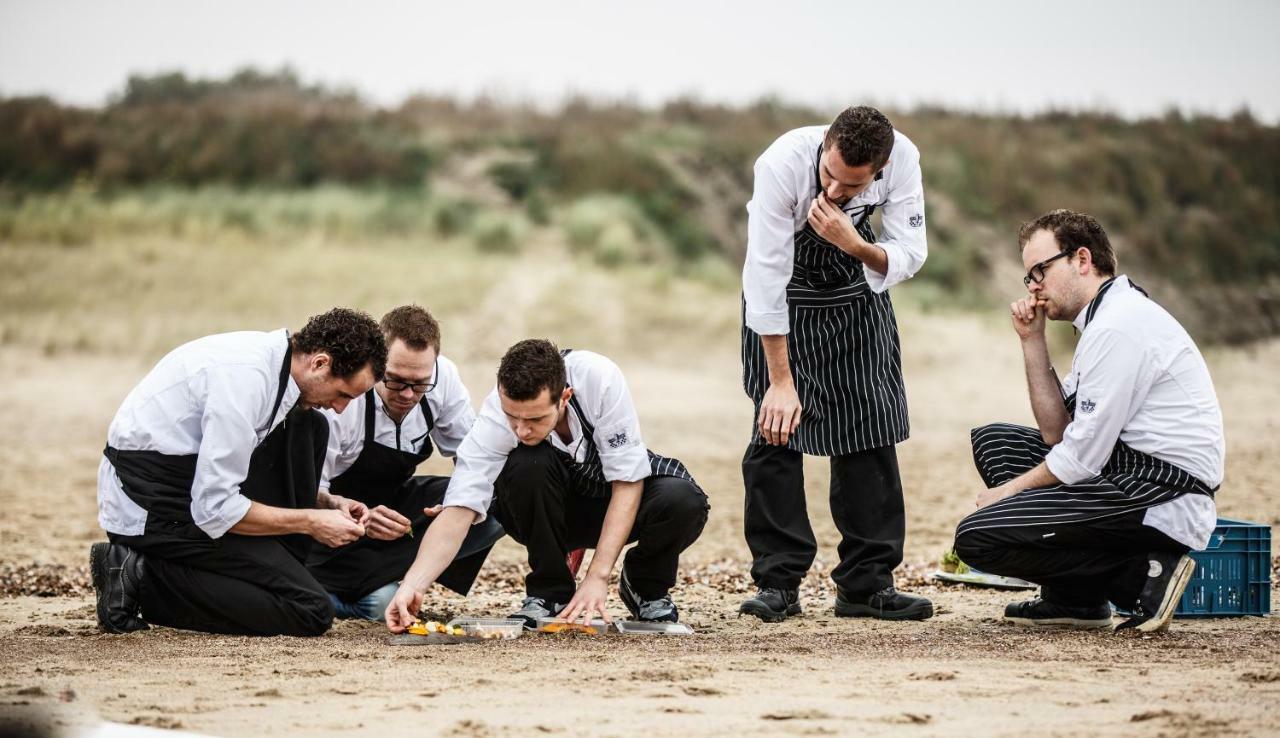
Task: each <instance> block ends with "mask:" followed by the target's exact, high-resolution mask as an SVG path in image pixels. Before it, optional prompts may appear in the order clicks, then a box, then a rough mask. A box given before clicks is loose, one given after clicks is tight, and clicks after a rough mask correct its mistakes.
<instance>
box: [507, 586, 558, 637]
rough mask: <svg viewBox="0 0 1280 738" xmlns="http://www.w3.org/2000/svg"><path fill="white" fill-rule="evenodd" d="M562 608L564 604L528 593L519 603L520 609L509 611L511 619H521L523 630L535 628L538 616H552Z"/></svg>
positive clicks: (536, 627)
mask: <svg viewBox="0 0 1280 738" xmlns="http://www.w3.org/2000/svg"><path fill="white" fill-rule="evenodd" d="M562 610H564V605H561V604H559V603H556V602H551V601H549V600H547V599H546V598H545V597H535V596H533V595H530V596H528V597H526V598H524V601H523V602H521V603H520V609H519V610H516V611H515V612H513V613H511V615H510V616H509V617H510V618H511V619H512V620H523V621H524V629H525V630H537V629H538V620H539V619H540V618H553V617H555V616H556V615H559V614H560V612H561V611H562Z"/></svg>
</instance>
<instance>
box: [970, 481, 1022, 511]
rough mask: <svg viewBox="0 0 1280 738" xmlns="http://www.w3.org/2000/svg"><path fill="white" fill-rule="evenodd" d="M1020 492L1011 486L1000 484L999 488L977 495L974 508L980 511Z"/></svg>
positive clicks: (983, 491)
mask: <svg viewBox="0 0 1280 738" xmlns="http://www.w3.org/2000/svg"><path fill="white" fill-rule="evenodd" d="M1021 491H1022V490H1020V489H1017V488H1016V487H1014V486H1013V485H1011V484H1002V485H1000V486H999V487H992V488H991V489H984V490H982V491H981V492H979V493H978V499H977V500H976V501H975V502H974V507H977V508H978V509H982V508H984V507H986V506H987V505H991V504H993V503H996V502H999V501H1000V500H1003V499H1004V498H1006V497H1013V496H1014V495H1016V494H1018V493H1019V492H1021Z"/></svg>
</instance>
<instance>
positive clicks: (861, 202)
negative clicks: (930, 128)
mask: <svg viewBox="0 0 1280 738" xmlns="http://www.w3.org/2000/svg"><path fill="white" fill-rule="evenodd" d="M826 134H827V126H810V127H807V128H797V129H795V130H793V131H789V132H787V133H784V134H782V136H780V137H779V138H778V140H777V141H774V142H773V145H771V146H770V147H769V148H768V149H766V150H765V152H764V153H763V154H761V155H760V158H759V159H757V160H756V164H755V186H754V190H753V191H752V195H751V201H750V202H748V203H747V258H746V263H745V264H744V265H743V267H742V292H743V297H744V298H745V300H746V323H747V327H748V328H750V329H751V330H753V331H755V332H756V333H758V334H760V335H762V336H776V335H784V334H786V333H788V332H789V330H790V325H789V323H788V321H787V283H788V282H789V281H790V280H791V272H792V270H793V267H794V264H795V234H796V231H799V230H801V229H803V228H804V226H805V223H807V222H808V219H809V205H810V203H812V202H813V199H814V195H815V194H816V193H817V191H818V187H819V184H818V177H817V172H816V170H815V166H816V164H817V152H818V145H819V144H820V143H822V141H823V138H824V137H825V136H826ZM893 136H894V143H893V150H892V151H891V153H890V154H889V163H888V164H887V165H886V166H885V168H884V176H883V177H882V178H881V179H879V180H876V181H874V182H872V183H871V185H870V186H868V187H867V189H866V190H865V191H863V192H862V193H860V194H859V195H858V196H857V197H854V198H852V199H850V200H849V202H847V203H845V204H844V205H843V206H842V207H843V208H844V210H846V211H855V212H858V211H860V210H861V209H862V208H863V207H865V206H867V205H875V206H876V207H877V208H878V209H879V210H880V212H881V214H882V221H881V232H880V234H879V240H878V241H876V245H877V246H879V247H880V248H882V249H884V251H885V254H887V255H888V257H889V267H888V271H887V272H886V273H885V274H881V273H879V272H877V271H875V270H874V269H872V268H871V267H868V266H865V265H864V266H863V272H864V274H865V275H866V279H867V286H868V287H870V288H871V289H872V290H873V291H875V292H883V291H885V290H887V289H889V288H890V287H892V286H894V285H896V284H898V283H900V282H903V281H906V280H907V279H910V278H911V277H913V276H914V275H915V273H916V272H918V271H920V267H921V266H922V265H923V264H924V260H925V257H926V256H927V255H928V242H927V240H926V238H925V225H924V185H923V181H922V179H921V175H920V150H919V149H917V148H916V145H915V144H913V143H912V142H911V139H909V138H907V137H906V136H904V135H903V134H902V133H901V132H899V131H894V133H893Z"/></svg>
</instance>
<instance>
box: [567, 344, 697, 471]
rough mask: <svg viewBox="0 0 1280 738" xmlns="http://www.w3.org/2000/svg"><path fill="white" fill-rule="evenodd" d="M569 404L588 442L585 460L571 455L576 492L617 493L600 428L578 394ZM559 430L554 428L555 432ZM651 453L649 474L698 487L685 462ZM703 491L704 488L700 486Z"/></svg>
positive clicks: (571, 397) (573, 396)
mask: <svg viewBox="0 0 1280 738" xmlns="http://www.w3.org/2000/svg"><path fill="white" fill-rule="evenodd" d="M571 351H573V349H565V350H563V351H561V352H560V355H561V356H568V355H569V353H570V352H571ZM569 407H570V409H571V410H572V411H573V412H574V413H577V415H578V422H579V424H581V425H582V439H581V440H580V441H579V443H585V444H586V453H585V454H584V456H583V460H582V461H577V460H576V459H577V455H576V454H571V455H570V460H569V461H568V462H567V463H568V465H569V472H570V477H571V479H572V488H573V491H574V492H576V493H577V494H580V495H582V496H584V497H608V496H609V495H610V494H612V492H613V485H612V483H611V482H609V481H608V480H607V479H605V476H604V464H603V463H601V461H600V451H599V450H598V449H597V448H596V440H595V436H596V429H595V426H593V425H592V424H591V423H590V421H588V420H587V416H586V413H584V412H582V405H580V404H579V403H578V397H577V395H571V396H570V397H569ZM554 432H555V431H554V430H553V431H552V433H554ZM647 452H648V454H649V475H650V476H654V477H675V478H676V479H683V480H685V481H687V482H689V483H690V484H692V485H694V486H695V487H697V486H698V483H697V482H696V481H694V479H693V475H691V474H690V473H689V470H688V469H686V468H685V466H684V464H683V463H682V462H681V461H679V460H678V459H669V458H667V457H665V456H660V455H658V454H655V453H654V452H653V451H651V450H647ZM698 489H699V490H701V489H702V488H701V487H698Z"/></svg>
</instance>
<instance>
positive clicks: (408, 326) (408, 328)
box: [381, 305, 440, 353]
mask: <svg viewBox="0 0 1280 738" xmlns="http://www.w3.org/2000/svg"><path fill="white" fill-rule="evenodd" d="M381 325H382V334H383V335H384V336H386V339H387V346H390V345H391V344H393V343H395V342H396V339H397V338H398V339H400V340H401V341H404V345H406V346H408V347H409V348H411V349H413V350H414V351H422V350H423V349H426V348H433V349H435V350H436V353H440V324H439V323H437V322H436V319H435V318H433V317H432V316H431V313H429V312H427V310H426V309H425V308H422V307H419V306H417V305H401V306H400V307H398V308H394V309H393V310H392V311H391V312H389V313H387V314H386V315H384V316H382V321H381Z"/></svg>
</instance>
